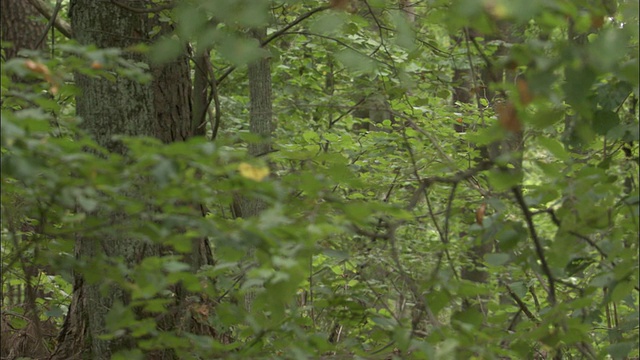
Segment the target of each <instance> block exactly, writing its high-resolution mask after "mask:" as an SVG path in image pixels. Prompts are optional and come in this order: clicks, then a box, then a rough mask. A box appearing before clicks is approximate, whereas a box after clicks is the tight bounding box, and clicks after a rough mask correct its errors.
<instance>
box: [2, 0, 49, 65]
mask: <svg viewBox="0 0 640 360" xmlns="http://www.w3.org/2000/svg"><path fill="white" fill-rule="evenodd" d="M0 19H1V23H2V41H8V42H10V43H11V44H12V46H11V47H3V48H2V50H4V52H5V58H6V59H11V58H14V57H16V56H17V55H18V52H19V51H20V50H22V49H27V50H42V49H44V45H45V43H44V41H42V42H40V38H41V37H42V36H43V35H44V32H45V29H46V21H43V19H42V16H41V15H40V13H38V11H36V9H35V8H34V7H33V6H31V4H29V2H28V1H26V0H2V1H0Z"/></svg>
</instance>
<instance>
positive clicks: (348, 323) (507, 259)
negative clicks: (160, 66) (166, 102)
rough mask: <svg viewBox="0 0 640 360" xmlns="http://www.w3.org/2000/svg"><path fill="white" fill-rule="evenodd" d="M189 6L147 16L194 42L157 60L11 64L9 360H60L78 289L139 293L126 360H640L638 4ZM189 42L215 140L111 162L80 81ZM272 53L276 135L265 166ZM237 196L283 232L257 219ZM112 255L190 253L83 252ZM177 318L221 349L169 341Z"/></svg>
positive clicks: (6, 278) (147, 47)
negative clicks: (255, 93) (254, 99)
mask: <svg viewBox="0 0 640 360" xmlns="http://www.w3.org/2000/svg"><path fill="white" fill-rule="evenodd" d="M178 3H179V4H178V5H177V6H175V7H163V10H162V11H159V12H151V13H149V16H158V17H159V18H160V20H161V21H164V22H172V23H173V24H174V26H175V32H174V33H173V34H170V35H167V36H165V37H164V38H162V39H161V40H159V41H158V42H157V43H154V44H140V45H139V46H136V47H135V48H129V49H116V48H111V49H98V48H95V47H87V46H80V45H78V44H77V43H76V42H75V41H73V40H69V39H66V38H64V37H63V36H62V35H57V34H56V35H55V36H56V39H55V40H56V41H55V43H52V44H54V45H52V46H51V48H50V49H49V50H48V52H47V53H30V52H26V53H23V54H24V55H25V56H26V57H22V58H14V59H11V60H7V61H4V62H3V66H2V133H1V139H2V243H1V244H2V248H1V251H2V273H3V276H2V289H3V305H2V338H3V339H2V356H7V357H9V356H32V357H37V356H41V357H44V356H46V354H47V353H48V352H49V351H52V350H53V348H54V347H55V345H56V338H55V334H56V333H57V331H59V330H60V327H61V326H62V324H63V322H64V317H65V315H66V314H67V312H68V311H69V301H70V298H71V292H72V289H73V279H74V278H73V275H72V274H73V273H76V274H82V275H83V276H84V279H85V281H87V282H90V283H93V284H98V285H100V286H104V288H105V289H107V286H112V285H114V284H115V285H117V286H118V287H119V288H120V289H122V291H124V292H126V293H128V294H129V297H130V302H128V303H121V304H114V306H113V307H112V308H111V309H110V310H109V315H108V316H107V318H106V319H105V332H104V335H103V339H107V340H110V339H118V338H124V337H127V338H129V337H130V338H133V339H134V344H135V346H133V347H129V348H126V349H122V351H120V352H118V353H116V354H114V355H113V358H114V359H137V358H139V359H142V358H145V354H150V353H151V351H152V350H157V349H166V348H170V349H173V350H174V351H175V355H176V357H177V358H184V359H205V358H238V359H245V358H265V359H276V358H282V359H304V358H321V357H324V358H364V359H375V358H379V359H383V358H411V359H414V358H415V359H466V358H476V359H499V358H505V359H506V358H511V359H529V358H530V359H533V358H540V359H543V358H570V359H604V358H611V359H628V358H638V356H639V353H638V306H639V300H638V295H639V294H638V292H639V288H638V232H639V223H638V202H639V193H638V140H639V131H638V109H637V106H638V96H639V95H640V94H639V92H640V91H639V80H638V76H639V72H638V2H637V1H633V0H620V1H616V0H604V1H587V0H574V1H543V0H525V1H520V0H518V1H516V0H483V1H479V0H432V1H422V2H420V1H418V2H404V1H398V2H396V1H380V0H377V1H374V0H368V1H330V2H329V3H326V4H325V2H321V1H296V0H290V1H280V2H278V1H267V0H260V1H257V0H252V1H232V0H216V1H211V0H206V1H205V0H191V1H184V2H178ZM152 7H153V6H152V5H150V8H152ZM59 16H64V14H62V12H61V13H60V15H59ZM45 21H46V20H45ZM265 24H267V25H268V31H267V38H266V39H264V40H263V41H262V42H260V41H257V40H255V39H254V38H252V37H251V36H250V35H248V31H247V29H249V28H254V27H259V26H263V25H265ZM187 43H188V44H190V49H191V50H192V51H193V54H194V56H196V55H195V54H198V53H202V51H204V50H203V49H211V57H210V61H211V64H212V65H211V66H212V69H213V72H214V74H215V76H216V78H217V80H216V82H217V84H216V86H215V90H213V91H214V92H215V94H214V95H212V99H211V105H210V108H211V113H210V114H209V116H208V117H207V119H208V120H207V123H206V127H207V136H206V137H196V138H192V139H190V140H188V141H185V142H175V143H171V144H163V143H161V142H160V141H159V140H156V139H152V138H144V137H125V136H123V137H122V139H121V140H122V141H123V142H124V144H126V147H127V149H128V150H127V152H126V154H124V155H122V154H116V153H109V152H107V151H106V150H105V149H103V148H101V147H100V146H98V145H97V144H96V143H95V142H94V141H93V140H92V137H91V134H87V133H86V132H85V131H84V130H83V129H82V126H81V122H82V119H79V118H78V117H77V116H76V113H75V96H76V95H77V88H76V87H75V84H74V76H77V75H78V74H83V75H86V76H90V77H104V78H107V79H114V81H115V79H116V78H118V77H128V78H133V79H136V80H137V81H140V82H147V81H150V75H149V73H148V71H147V69H148V65H147V64H146V63H144V62H134V61H130V60H126V59H125V57H122V56H121V55H123V54H125V53H126V52H130V51H135V52H136V53H139V54H144V55H145V56H147V55H148V58H149V59H150V61H151V62H166V61H171V60H172V59H173V58H174V57H176V56H177V55H178V54H179V53H180V52H181V51H183V50H184V48H185V46H184V45H185V44H187ZM265 53H266V54H269V56H270V59H271V74H272V78H273V107H274V114H275V115H274V121H275V123H276V124H277V125H276V129H275V132H274V134H273V138H272V140H271V142H272V144H273V151H272V152H270V153H268V154H263V155H262V156H258V157H251V156H249V155H248V154H247V143H251V142H255V141H257V139H256V137H255V136H252V134H251V133H250V131H249V125H248V124H249V120H248V118H249V110H248V109H249V101H250V98H249V91H248V83H247V72H246V65H247V64H248V63H251V62H253V61H255V60H256V59H258V58H260V57H261V56H263V55H264V54H265ZM461 92H466V93H467V95H468V99H464V97H461V96H460V94H461ZM367 107H368V108H367ZM363 108H366V110H367V111H368V112H367V113H366V115H365V116H358V115H359V113H360V112H362V111H361V110H362V109H363ZM380 112H382V113H383V114H382V118H380V119H374V117H376V116H377V113H380ZM79 124H80V126H78V125H79ZM214 136H215V139H214V138H213V137H214ZM516 143H517V144H516ZM513 144H516V145H513ZM238 194H240V195H241V196H243V197H246V198H251V199H260V200H261V201H263V202H264V203H265V204H266V209H265V210H263V211H261V212H260V213H259V215H257V216H254V217H245V218H237V217H234V216H233V211H232V209H231V204H232V203H233V201H234V197H235V196H237V195H238ZM201 209H202V210H203V211H201ZM119 219H130V220H129V221H119ZM103 236H112V237H113V236H115V237H118V236H122V238H123V239H125V238H127V239H131V238H134V239H137V240H140V241H143V242H149V243H154V244H162V246H163V248H165V249H166V251H164V252H163V253H161V254H157V255H153V256H148V257H146V258H144V259H139V260H138V261H137V262H136V263H135V266H130V265H128V264H129V263H128V262H127V259H124V258H119V257H113V256H110V255H109V254H108V252H102V253H96V254H92V256H78V254H76V253H75V252H74V243H75V242H76V241H77V239H78V238H90V239H93V240H94V241H98V242H99V241H100V238H101V237H103ZM203 237H206V238H207V239H208V242H209V243H210V245H211V248H212V250H213V251H212V252H213V258H214V265H211V266H205V267H202V268H200V269H199V270H198V271H197V272H196V273H194V272H192V271H191V270H190V266H189V264H187V263H185V262H186V260H185V259H186V258H185V257H184V256H183V255H184V254H186V253H188V252H190V251H192V243H193V240H195V239H200V238H203ZM248 254H253V256H248ZM178 284H180V286H179V287H178V286H177V285H178ZM178 288H181V289H186V290H185V291H188V292H189V296H188V297H187V300H186V301H185V302H184V303H182V304H181V307H179V308H175V307H172V306H169V304H171V303H172V301H173V300H172V299H173V298H174V297H175V296H176V295H175V292H176V291H177V290H176V289H178ZM248 293H251V294H253V300H252V301H251V304H250V305H247V304H246V303H245V295H246V294H248ZM16 294H18V296H16ZM173 311H177V312H183V313H184V314H186V315H185V316H187V317H190V318H191V319H193V320H194V321H195V322H196V323H198V324H200V325H201V326H202V327H203V328H206V329H207V330H206V331H205V332H201V333H191V332H183V331H179V330H178V329H164V328H162V327H161V326H160V325H159V324H160V323H161V322H162V319H163V316H168V314H169V313H170V312H173ZM24 334H27V335H24ZM23 335H24V336H23ZM33 338H36V341H35V342H33V343H29V342H25V341H26V340H24V339H33ZM21 339H22V340H21ZM18 343H20V344H23V346H31V349H32V350H33V349H36V348H38V349H40V350H42V351H41V352H40V354H39V355H28V354H29V353H28V352H26V351H27V350H25V349H21V348H18V346H17V344H18ZM24 344H27V345H24ZM29 344H38V345H37V346H36V345H29Z"/></svg>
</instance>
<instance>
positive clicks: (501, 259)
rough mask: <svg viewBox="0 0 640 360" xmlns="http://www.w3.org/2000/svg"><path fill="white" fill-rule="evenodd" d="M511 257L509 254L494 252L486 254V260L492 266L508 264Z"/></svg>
mask: <svg viewBox="0 0 640 360" xmlns="http://www.w3.org/2000/svg"><path fill="white" fill-rule="evenodd" d="M509 258H510V256H509V254H504V253H493V254H487V255H485V256H484V261H486V262H487V264H489V265H491V266H500V265H504V264H506V263H507V262H508V261H509Z"/></svg>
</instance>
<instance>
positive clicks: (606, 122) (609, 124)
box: [593, 110, 620, 135]
mask: <svg viewBox="0 0 640 360" xmlns="http://www.w3.org/2000/svg"><path fill="white" fill-rule="evenodd" d="M618 124H620V117H619V116H618V113H617V112H615V111H605V110H597V111H596V113H595V115H594V117H593V130H595V132H596V134H599V135H607V133H608V132H609V130H611V129H613V128H614V127H616V126H618Z"/></svg>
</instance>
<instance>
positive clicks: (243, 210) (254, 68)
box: [233, 28, 274, 309]
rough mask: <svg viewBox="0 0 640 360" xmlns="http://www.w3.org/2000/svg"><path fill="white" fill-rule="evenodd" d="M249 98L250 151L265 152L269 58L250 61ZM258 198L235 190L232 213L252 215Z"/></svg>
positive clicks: (262, 32)
mask: <svg viewBox="0 0 640 360" xmlns="http://www.w3.org/2000/svg"><path fill="white" fill-rule="evenodd" d="M253 35H254V36H255V37H256V38H257V39H262V38H264V37H265V36H266V29H265V28H263V29H256V30H254V31H253ZM248 70H249V72H248V76H249V99H250V101H251V108H250V110H249V111H250V114H249V116H250V119H249V130H250V132H251V133H252V134H256V135H259V136H260V141H259V142H257V143H251V144H249V155H251V156H256V157H257V156H264V155H266V154H268V153H269V152H270V151H271V134H272V133H273V130H274V126H273V109H272V104H273V101H272V97H271V90H272V85H271V60H270V59H269V58H268V57H263V58H261V59H259V60H257V61H255V62H253V63H251V64H249V69H248ZM266 206H267V205H266V203H265V202H264V201H262V200H260V199H251V198H248V197H245V196H241V195H239V194H236V196H235V197H234V204H233V207H234V213H235V216H236V217H243V218H247V217H252V216H256V215H258V214H259V213H260V212H261V211H262V210H264V209H265V208H266ZM254 251H255V250H254V249H250V256H249V258H253V254H254ZM254 297H255V293H254V292H252V291H249V292H248V293H247V294H246V295H245V308H247V309H250V308H251V303H252V302H253V299H254Z"/></svg>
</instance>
